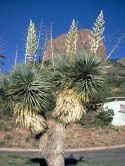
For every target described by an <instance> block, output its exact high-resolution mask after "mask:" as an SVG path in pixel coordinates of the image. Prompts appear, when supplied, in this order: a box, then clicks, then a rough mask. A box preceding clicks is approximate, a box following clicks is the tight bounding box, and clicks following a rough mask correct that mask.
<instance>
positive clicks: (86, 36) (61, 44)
mask: <svg viewBox="0 0 125 166" xmlns="http://www.w3.org/2000/svg"><path fill="white" fill-rule="evenodd" d="M66 35H67V34H66V33H64V34H62V35H60V36H58V37H56V38H54V39H52V42H53V51H54V55H57V53H64V52H66ZM90 36H91V32H90V30H89V29H82V30H79V31H78V39H77V51H82V50H86V51H89V50H90ZM51 52H52V50H51V41H50V40H48V43H47V48H46V51H45V54H44V57H43V59H44V60H48V59H51ZM97 55H98V56H99V57H102V58H103V57H105V56H106V48H105V46H104V44H103V45H102V46H100V47H99V49H98V51H97Z"/></svg>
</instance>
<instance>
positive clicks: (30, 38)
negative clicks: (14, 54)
mask: <svg viewBox="0 0 125 166" xmlns="http://www.w3.org/2000/svg"><path fill="white" fill-rule="evenodd" d="M37 49H38V42H37V37H36V30H35V25H34V23H33V22H32V20H30V24H29V27H28V33H27V41H26V53H25V63H26V60H27V59H28V62H29V63H31V64H32V61H33V57H34V56H35V54H36V51H37Z"/></svg>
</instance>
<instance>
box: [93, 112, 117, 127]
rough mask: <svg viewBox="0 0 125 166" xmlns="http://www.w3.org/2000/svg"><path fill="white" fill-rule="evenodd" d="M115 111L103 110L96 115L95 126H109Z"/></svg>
mask: <svg viewBox="0 0 125 166" xmlns="http://www.w3.org/2000/svg"><path fill="white" fill-rule="evenodd" d="M113 116H114V111H113V110H112V109H106V110H101V111H100V112H99V113H98V114H97V115H96V120H95V124H96V125H97V126H101V127H103V126H109V125H110V124H111V122H112V120H113Z"/></svg>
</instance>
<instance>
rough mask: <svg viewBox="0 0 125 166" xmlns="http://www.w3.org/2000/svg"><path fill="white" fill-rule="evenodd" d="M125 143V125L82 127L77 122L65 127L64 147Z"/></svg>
mask: <svg viewBox="0 0 125 166" xmlns="http://www.w3.org/2000/svg"><path fill="white" fill-rule="evenodd" d="M119 144H125V127H112V128H103V129H102V128H82V127H81V126H80V125H78V124H74V125H70V126H69V127H68V128H67V134H66V144H65V147H66V148H69V147H70V148H71V147H77V148H78V147H92V146H110V145H119Z"/></svg>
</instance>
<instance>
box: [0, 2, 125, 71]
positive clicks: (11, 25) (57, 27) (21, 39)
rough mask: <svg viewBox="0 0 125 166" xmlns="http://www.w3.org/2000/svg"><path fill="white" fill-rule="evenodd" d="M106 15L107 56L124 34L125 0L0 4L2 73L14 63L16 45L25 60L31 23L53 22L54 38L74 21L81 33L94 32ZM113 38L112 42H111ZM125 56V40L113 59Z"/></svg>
mask: <svg viewBox="0 0 125 166" xmlns="http://www.w3.org/2000/svg"><path fill="white" fill-rule="evenodd" d="M101 10H103V12H104V20H105V41H106V46H107V54H108V53H109V50H110V49H111V48H112V46H113V43H115V41H117V37H119V36H120V35H121V34H123V33H125V0H0V34H1V40H2V42H3V43H4V48H3V51H4V53H5V54H6V55H7V59H6V60H5V62H6V65H5V67H4V68H3V70H4V71H5V72H6V71H9V70H10V69H11V67H12V65H13V63H14V57H15V49H16V45H17V46H18V49H19V52H18V54H19V57H18V60H20V61H23V60H24V50H25V47H24V46H25V38H26V29H27V27H28V25H29V21H30V19H32V20H33V21H34V23H35V25H36V26H38V25H39V23H40V21H41V19H42V20H43V22H44V24H45V25H47V26H48V27H49V26H50V23H51V21H52V23H53V36H54V37H56V36H58V35H60V34H62V33H65V32H67V31H68V29H69V26H70V24H71V22H72V19H77V20H78V22H79V29H86V28H89V29H91V28H92V26H93V24H94V22H95V19H96V17H97V15H98V14H99V13H100V11H101ZM109 38H110V40H109ZM123 56H125V40H124V41H122V43H121V44H120V45H119V48H118V49H117V50H116V51H115V52H114V54H113V55H112V57H111V58H118V57H123Z"/></svg>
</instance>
